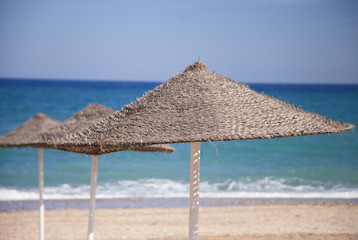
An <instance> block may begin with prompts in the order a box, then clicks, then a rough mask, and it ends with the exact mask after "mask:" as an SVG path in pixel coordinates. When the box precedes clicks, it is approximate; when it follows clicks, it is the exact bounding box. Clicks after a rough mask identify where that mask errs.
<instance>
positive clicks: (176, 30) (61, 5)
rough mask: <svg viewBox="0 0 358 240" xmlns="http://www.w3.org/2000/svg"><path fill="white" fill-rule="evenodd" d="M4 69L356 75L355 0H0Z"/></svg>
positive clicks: (24, 74) (65, 74) (120, 76)
mask: <svg viewBox="0 0 358 240" xmlns="http://www.w3.org/2000/svg"><path fill="white" fill-rule="evenodd" d="M0 36H1V37H0V78H8V77H10V78H41V79H75V80H77V79H84V80H148V81H150V80H153V81H165V80H167V79H168V78H170V77H172V76H173V74H175V73H178V72H181V71H183V70H184V69H185V67H186V66H187V65H189V64H192V63H193V62H194V61H195V60H197V59H198V58H199V57H200V61H201V62H203V63H204V64H206V65H207V66H208V68H209V69H210V70H211V71H216V72H218V73H220V74H222V75H224V76H228V77H230V78H232V79H234V80H236V81H241V82H246V83H250V82H285V83H296V82H304V83H358V1H347V0H301V1H298V0H250V1H249V0H247V1H230V0H215V1H214V0H207V1H200V0H196V1H188V0H180V1H174V0H153V1H145V0H143V1H140V0H131V1H119V0H115V1H110V0H104V1H90V0H86V1H84V0H75V1H69V0H61V1H51V0H50V1H49V0H47V1H29V0H27V1H25V0H24V1H18V0H8V1H4V0H0Z"/></svg>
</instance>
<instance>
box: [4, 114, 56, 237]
mask: <svg viewBox="0 0 358 240" xmlns="http://www.w3.org/2000/svg"><path fill="white" fill-rule="evenodd" d="M60 124H61V122H60V121H57V120H55V119H52V118H50V117H49V116H47V115H46V114H44V113H37V114H35V115H34V116H33V117H32V118H30V119H29V120H27V121H26V122H24V123H23V124H21V125H20V126H19V127H17V128H16V129H14V130H13V131H11V132H9V133H8V134H6V135H5V136H1V137H0V147H29V146H31V144H30V143H31V139H36V136H38V134H39V133H40V132H44V131H47V130H48V129H51V128H54V127H56V126H58V125H60ZM37 147H38V151H39V211H40V239H41V240H43V239H44V238H45V227H44V224H45V220H44V219H45V216H44V215H45V207H44V202H43V186H44V180H43V150H42V148H43V147H46V145H38V146H37Z"/></svg>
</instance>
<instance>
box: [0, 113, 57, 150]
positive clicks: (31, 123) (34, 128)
mask: <svg viewBox="0 0 358 240" xmlns="http://www.w3.org/2000/svg"><path fill="white" fill-rule="evenodd" d="M60 123H61V122H60V121H57V120H55V119H52V118H50V117H49V116H47V115H46V114H44V113H36V114H35V115H34V116H33V117H32V118H30V119H29V120H27V121H26V122H24V123H23V124H21V125H20V126H19V127H17V128H16V129H14V130H12V131H11V132H9V133H8V134H6V135H4V136H1V137H0V147H28V146H29V142H30V140H31V139H32V138H34V137H36V136H37V135H38V134H39V132H43V131H47V130H49V129H51V128H53V127H56V126H58V125H59V124H60Z"/></svg>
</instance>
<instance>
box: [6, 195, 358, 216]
mask: <svg viewBox="0 0 358 240" xmlns="http://www.w3.org/2000/svg"><path fill="white" fill-rule="evenodd" d="M277 204H285V205H286V204H288V205H293V204H353V205H358V199H356V198H354V199H343V198H342V199H338V198H204V197H203V198H200V207H230V206H255V205H277ZM38 206H39V201H38V200H14V201H0V212H2V211H12V210H37V209H38ZM187 207H189V198H112V199H96V208H97V209H116V208H187ZM88 208H89V199H59V200H53V199H51V200H45V209H46V210H55V209H88Z"/></svg>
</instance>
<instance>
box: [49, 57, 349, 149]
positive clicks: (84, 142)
mask: <svg viewBox="0 0 358 240" xmlns="http://www.w3.org/2000/svg"><path fill="white" fill-rule="evenodd" d="M353 127H354V126H353V125H351V124H347V123H340V122H337V121H333V120H331V119H329V118H327V117H324V116H321V115H319V114H317V113H312V112H308V111H304V110H302V109H301V108H298V107H294V106H293V105H291V104H288V103H285V102H284V101H282V100H278V99H275V98H272V97H269V96H267V95H265V94H263V93H258V92H256V91H254V90H252V89H250V88H249V87H248V86H247V85H245V84H242V83H237V82H234V81H233V80H231V79H229V78H226V77H223V76H221V75H219V74H217V73H213V72H210V71H208V69H207V68H206V66H205V65H204V64H202V63H198V62H196V63H194V64H193V65H191V66H189V67H187V69H186V70H185V71H184V72H183V73H180V74H177V75H175V76H174V77H173V78H171V79H169V80H168V81H166V82H164V83H163V84H161V85H160V86H158V87H157V88H155V89H154V90H152V91H150V92H148V93H147V94H145V95H144V96H143V97H141V98H140V99H138V100H137V101H135V102H133V103H131V104H129V105H127V106H125V107H124V108H123V109H122V110H120V111H116V112H115V113H114V114H112V115H111V116H109V117H108V118H105V119H104V120H103V121H101V122H99V123H97V124H94V125H91V126H89V127H88V128H87V129H85V130H83V131H81V132H78V133H75V134H72V135H70V136H68V137H67V138H65V139H59V140H58V141H54V142H52V143H53V144H54V145H55V147H56V148H59V149H71V150H72V151H76V149H78V152H84V153H85V152H86V150H87V149H86V147H85V146H88V148H91V151H97V154H101V153H102V152H103V151H106V148H111V147H113V146H121V147H122V148H123V149H126V148H133V147H135V146H141V145H144V144H162V143H178V142H203V141H228V140H245V139H263V138H279V137H293V136H301V135H310V134H322V133H337V132H344V131H347V130H350V129H352V128H353ZM82 147H83V148H82ZM81 148H82V149H81Z"/></svg>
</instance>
